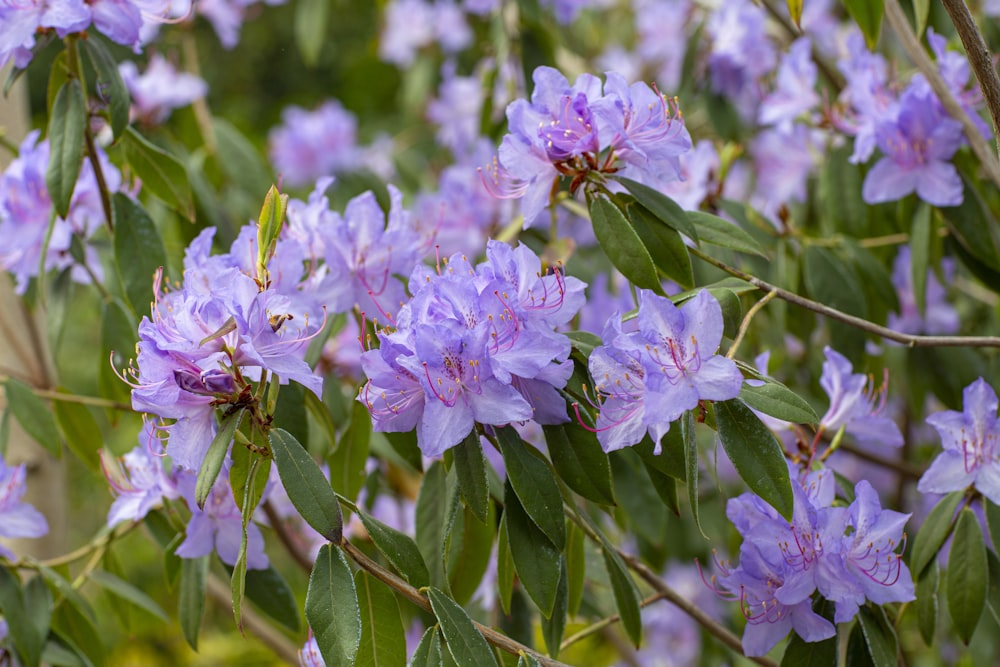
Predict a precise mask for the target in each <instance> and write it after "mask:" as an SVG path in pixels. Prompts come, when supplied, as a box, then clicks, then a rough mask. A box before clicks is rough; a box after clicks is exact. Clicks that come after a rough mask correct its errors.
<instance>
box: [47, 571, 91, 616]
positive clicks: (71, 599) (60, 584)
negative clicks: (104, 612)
mask: <svg viewBox="0 0 1000 667" xmlns="http://www.w3.org/2000/svg"><path fill="white" fill-rule="evenodd" d="M36 567H37V568H38V572H39V574H41V575H42V578H43V579H45V581H46V582H47V583H48V584H49V586H51V587H52V588H54V589H55V590H56V592H58V593H59V594H60V595H62V596H63V598H64V599H65V601H66V602H68V603H69V605H68V606H72V607H75V608H76V610H77V611H79V612H80V614H81V615H83V616H86V617H87V619H88V620H90V621H96V620H97V616H96V614H95V613H94V608H93V607H91V606H90V603H89V602H88V601H87V599H86V598H85V597H83V596H82V595H80V592H79V591H78V590H77V589H75V588H73V585H72V584H71V583H70V582H68V581H66V579H64V578H63V576H62V575H61V574H59V573H58V572H56V571H55V570H53V569H52V568H50V567H47V566H45V565H42V564H41V563H36Z"/></svg>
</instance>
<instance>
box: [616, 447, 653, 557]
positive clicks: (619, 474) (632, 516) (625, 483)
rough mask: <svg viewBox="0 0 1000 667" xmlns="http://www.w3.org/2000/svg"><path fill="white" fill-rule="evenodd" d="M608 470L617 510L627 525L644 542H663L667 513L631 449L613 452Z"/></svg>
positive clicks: (638, 459)
mask: <svg viewBox="0 0 1000 667" xmlns="http://www.w3.org/2000/svg"><path fill="white" fill-rule="evenodd" d="M611 471H612V474H613V475H614V482H615V489H617V497H618V507H619V508H620V510H621V512H622V514H623V515H624V517H625V521H626V522H627V525H628V526H629V527H630V528H632V529H633V530H634V531H635V533H636V534H637V535H639V536H640V537H641V538H642V539H643V540H645V541H646V542H648V543H650V544H652V545H659V544H662V543H663V539H664V536H665V529H666V526H667V512H666V508H664V507H663V503H661V502H660V498H659V496H658V495H657V491H656V489H655V488H653V484H652V482H651V481H650V479H649V475H648V474H647V473H646V467H645V465H644V464H643V462H642V459H641V458H640V457H639V456H637V455H636V452H635V451H633V448H632V447H625V448H624V449H621V450H619V451H616V452H613V453H612V456H611Z"/></svg>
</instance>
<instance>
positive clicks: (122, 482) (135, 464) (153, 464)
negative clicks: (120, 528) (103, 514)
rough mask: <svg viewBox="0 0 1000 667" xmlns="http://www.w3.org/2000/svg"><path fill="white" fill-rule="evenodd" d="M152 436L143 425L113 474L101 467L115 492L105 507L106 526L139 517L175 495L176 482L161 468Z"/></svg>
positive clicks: (139, 518) (176, 494) (176, 495)
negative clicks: (136, 443) (137, 442)
mask: <svg viewBox="0 0 1000 667" xmlns="http://www.w3.org/2000/svg"><path fill="white" fill-rule="evenodd" d="M153 436H154V433H153V431H152V430H148V429H143V432H142V435H141V436H140V438H139V445H138V446H137V447H135V448H134V449H133V450H132V451H130V452H128V453H127V454H125V456H124V457H123V458H122V461H121V463H119V465H118V470H117V474H115V475H114V477H113V476H112V473H111V471H109V470H108V469H107V467H105V468H104V476H105V477H107V479H108V482H109V483H110V484H111V488H112V489H114V491H115V493H116V494H117V496H118V497H117V498H115V501H114V502H113V503H112V504H111V509H109V510H108V520H107V524H108V527H114V526H115V525H117V524H118V523H120V522H122V521H133V522H134V521H141V520H142V519H143V518H144V517H145V516H146V515H147V514H149V512H150V510H152V509H153V508H154V507H156V506H158V505H160V504H161V503H162V502H163V501H164V500H165V499H172V498H177V497H179V492H178V490H177V485H176V484H175V483H174V481H173V480H172V479H171V478H170V476H169V475H168V474H167V472H166V471H165V470H164V468H163V466H164V456H163V455H162V454H158V453H154V452H153V451H152V449H151V448H152V447H153V446H154V443H156V440H155V438H154V437H153ZM157 444H158V443H157ZM102 463H103V461H102ZM123 466H124V467H123ZM115 478H117V479H115Z"/></svg>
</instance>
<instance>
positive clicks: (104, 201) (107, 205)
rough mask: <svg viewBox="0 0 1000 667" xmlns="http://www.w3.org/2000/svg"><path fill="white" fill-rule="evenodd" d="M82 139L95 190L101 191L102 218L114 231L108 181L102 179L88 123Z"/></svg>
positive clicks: (99, 162) (111, 230) (95, 146)
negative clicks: (94, 182) (94, 181)
mask: <svg viewBox="0 0 1000 667" xmlns="http://www.w3.org/2000/svg"><path fill="white" fill-rule="evenodd" d="M83 139H84V142H85V143H86V144H87V159H88V160H90V166H91V167H93V169H94V179H95V180H97V191H98V192H99V193H101V209H102V210H103V211H104V219H105V220H106V221H107V223H108V231H109V232H114V231H115V223H114V221H113V220H112V219H111V196H110V195H109V194H108V182H107V181H106V180H105V179H104V169H103V168H102V167H101V160H100V159H99V158H98V157H97V145H96V144H95V143H94V134H93V132H91V131H90V123H89V121H88V123H87V127H86V128H84V131H83Z"/></svg>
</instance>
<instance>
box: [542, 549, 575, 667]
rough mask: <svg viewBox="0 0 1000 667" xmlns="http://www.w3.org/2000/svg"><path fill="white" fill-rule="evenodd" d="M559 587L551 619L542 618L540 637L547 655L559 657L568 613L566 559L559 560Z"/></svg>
mask: <svg viewBox="0 0 1000 667" xmlns="http://www.w3.org/2000/svg"><path fill="white" fill-rule="evenodd" d="M559 560H560V572H559V587H558V588H557V589H556V604H555V606H554V607H553V609H552V618H542V635H543V636H544V637H545V646H546V647H547V648H548V651H549V655H551V656H552V657H553V658H557V657H559V646H560V644H562V640H563V633H564V632H565V630H566V614H567V612H568V611H569V578H568V572H567V569H566V558H565V557H563V558H560V559H559Z"/></svg>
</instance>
